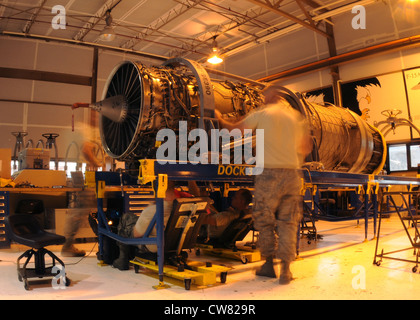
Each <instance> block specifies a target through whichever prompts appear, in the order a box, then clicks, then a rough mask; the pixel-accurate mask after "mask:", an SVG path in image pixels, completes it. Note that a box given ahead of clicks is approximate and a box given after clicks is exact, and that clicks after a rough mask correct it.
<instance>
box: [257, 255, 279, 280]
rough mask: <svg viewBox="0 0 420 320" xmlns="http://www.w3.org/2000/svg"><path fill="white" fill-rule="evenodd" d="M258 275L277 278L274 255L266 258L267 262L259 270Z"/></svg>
mask: <svg viewBox="0 0 420 320" xmlns="http://www.w3.org/2000/svg"><path fill="white" fill-rule="evenodd" d="M256 274H257V276H262V277H269V278H276V277H277V276H276V272H275V271H274V264H273V256H269V257H267V258H266V260H265V263H264V264H263V265H262V267H261V269H259V270H257V272H256Z"/></svg>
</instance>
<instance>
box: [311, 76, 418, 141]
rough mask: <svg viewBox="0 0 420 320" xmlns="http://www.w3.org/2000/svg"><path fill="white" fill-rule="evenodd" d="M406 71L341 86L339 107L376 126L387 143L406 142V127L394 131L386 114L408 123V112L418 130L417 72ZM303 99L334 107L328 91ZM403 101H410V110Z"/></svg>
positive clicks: (409, 134)
mask: <svg viewBox="0 0 420 320" xmlns="http://www.w3.org/2000/svg"><path fill="white" fill-rule="evenodd" d="M409 71H410V74H407V73H406V72H407V71H406V72H404V73H403V72H395V73H390V74H385V75H381V76H376V77H370V78H365V79H360V80H356V81H352V82H344V83H341V84H340V89H341V100H342V106H343V107H345V108H349V109H350V110H351V111H353V112H355V113H356V114H358V115H360V116H361V117H362V118H363V119H365V120H366V121H367V122H368V123H369V124H370V125H372V126H377V127H378V128H379V129H380V130H381V132H383V133H385V132H388V133H387V135H386V137H385V138H386V140H387V142H391V141H397V140H410V139H411V128H410V126H407V125H399V126H397V127H396V128H395V130H394V129H393V127H392V126H391V122H390V121H389V120H390V118H389V115H390V114H397V118H398V119H406V120H408V119H410V112H409V110H411V116H412V117H413V119H414V120H415V121H416V123H417V124H418V125H419V126H420V68H417V69H412V70H409ZM407 77H408V78H409V80H410V81H408V80H407ZM404 79H405V81H404ZM306 97H307V99H308V100H309V101H310V102H315V103H319V104H324V103H332V104H334V96H333V89H332V87H325V88H322V89H319V90H313V91H309V92H306ZM407 100H409V101H410V107H411V108H410V109H409V106H408V104H407ZM413 106H416V107H414V109H416V110H417V111H416V112H413ZM388 123H389V125H388ZM378 124H380V125H378ZM389 129H390V130H389ZM388 130H389V131H388ZM414 131H415V130H413V137H419V135H418V134H417V133H416V135H414Z"/></svg>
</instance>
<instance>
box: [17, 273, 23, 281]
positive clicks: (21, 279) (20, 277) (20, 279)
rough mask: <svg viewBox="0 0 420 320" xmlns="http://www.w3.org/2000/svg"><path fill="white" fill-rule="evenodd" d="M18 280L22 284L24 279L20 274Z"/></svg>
mask: <svg viewBox="0 0 420 320" xmlns="http://www.w3.org/2000/svg"><path fill="white" fill-rule="evenodd" d="M18 280H19V282H22V281H23V278H22V276H21V275H20V274H18Z"/></svg>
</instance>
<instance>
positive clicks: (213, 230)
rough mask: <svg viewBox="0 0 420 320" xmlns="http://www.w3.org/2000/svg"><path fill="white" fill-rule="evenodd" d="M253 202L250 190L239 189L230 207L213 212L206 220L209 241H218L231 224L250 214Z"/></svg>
mask: <svg viewBox="0 0 420 320" xmlns="http://www.w3.org/2000/svg"><path fill="white" fill-rule="evenodd" d="M251 202H252V193H251V191H249V190H248V189H239V190H238V191H236V192H235V194H234V196H233V197H232V202H231V205H230V207H229V208H228V209H227V210H225V211H221V212H212V213H211V214H209V215H208V216H207V217H206V220H204V223H203V224H205V225H208V228H207V236H208V238H209V240H211V239H216V240H217V239H218V238H220V237H221V236H222V234H223V232H224V231H225V230H226V228H227V227H228V226H229V225H230V223H231V222H232V221H234V220H236V219H238V218H241V217H244V216H246V215H247V214H248V213H250V209H249V204H250V203H251Z"/></svg>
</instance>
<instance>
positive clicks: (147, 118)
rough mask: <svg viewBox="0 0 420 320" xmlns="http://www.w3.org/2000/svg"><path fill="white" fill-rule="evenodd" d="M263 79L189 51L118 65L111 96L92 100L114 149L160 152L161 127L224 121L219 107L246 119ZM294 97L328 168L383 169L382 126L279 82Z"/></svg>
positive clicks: (123, 153) (316, 156) (126, 154)
mask: <svg viewBox="0 0 420 320" xmlns="http://www.w3.org/2000/svg"><path fill="white" fill-rule="evenodd" d="M261 87H262V86H257V85H255V84H252V83H251V84H249V83H234V82H232V81H219V80H213V79H210V77H209V75H208V73H207V71H206V70H205V69H204V68H203V67H202V66H201V65H200V64H198V63H196V62H194V61H190V60H187V59H182V58H175V59H170V60H168V61H166V62H165V63H164V64H163V65H161V66H153V67H146V66H145V65H143V64H142V63H140V62H131V61H124V62H122V63H120V64H119V65H117V66H116V67H115V68H114V70H113V71H112V73H111V74H110V76H109V78H108V81H107V83H106V85H105V89H104V93H103V100H102V101H100V102H97V103H95V104H94V105H91V108H93V109H95V110H97V111H98V112H99V113H100V117H99V129H100V135H101V140H102V144H103V147H104V149H105V151H106V153H107V154H108V155H109V156H110V157H112V158H114V159H117V160H121V161H135V160H138V159H147V158H149V159H150V158H155V156H156V150H157V147H156V134H157V132H158V131H159V130H160V129H162V128H169V129H172V130H174V132H175V133H177V132H178V130H179V129H178V128H179V126H178V125H179V122H180V121H187V123H188V131H190V130H192V129H194V128H203V129H206V130H209V129H211V128H215V127H217V126H218V123H217V120H215V118H214V110H216V109H217V110H219V111H220V112H221V113H222V114H223V115H225V116H226V117H229V118H231V119H239V118H241V117H243V116H245V115H246V114H247V113H249V112H250V111H252V110H254V109H258V108H259V107H261V106H262V104H263V101H264V99H263V95H262V91H261ZM279 90H280V92H281V94H282V96H283V97H284V98H285V99H286V100H287V101H288V102H289V103H290V105H291V106H292V107H293V108H295V109H297V110H298V111H300V112H301V113H302V114H303V115H304V117H305V118H306V119H307V122H308V125H309V129H310V131H311V133H312V137H313V143H314V151H313V153H312V155H310V156H309V157H308V159H307V161H309V162H312V161H313V162H318V163H322V166H323V170H328V171H338V172H352V173H366V174H371V173H375V174H376V173H378V172H379V171H380V170H382V167H383V165H384V162H385V158H386V144H385V140H384V138H383V136H382V135H381V133H380V132H379V131H378V130H377V129H376V128H375V127H372V126H370V125H369V124H368V123H367V122H366V121H364V120H363V119H362V118H360V117H359V116H358V115H357V114H355V113H354V112H352V111H350V110H349V109H346V108H342V107H338V106H334V105H325V106H324V105H319V104H314V103H309V102H308V101H307V100H306V99H305V98H304V97H303V96H302V95H301V94H300V93H296V92H292V91H290V90H288V89H287V88H283V87H280V88H279Z"/></svg>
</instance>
